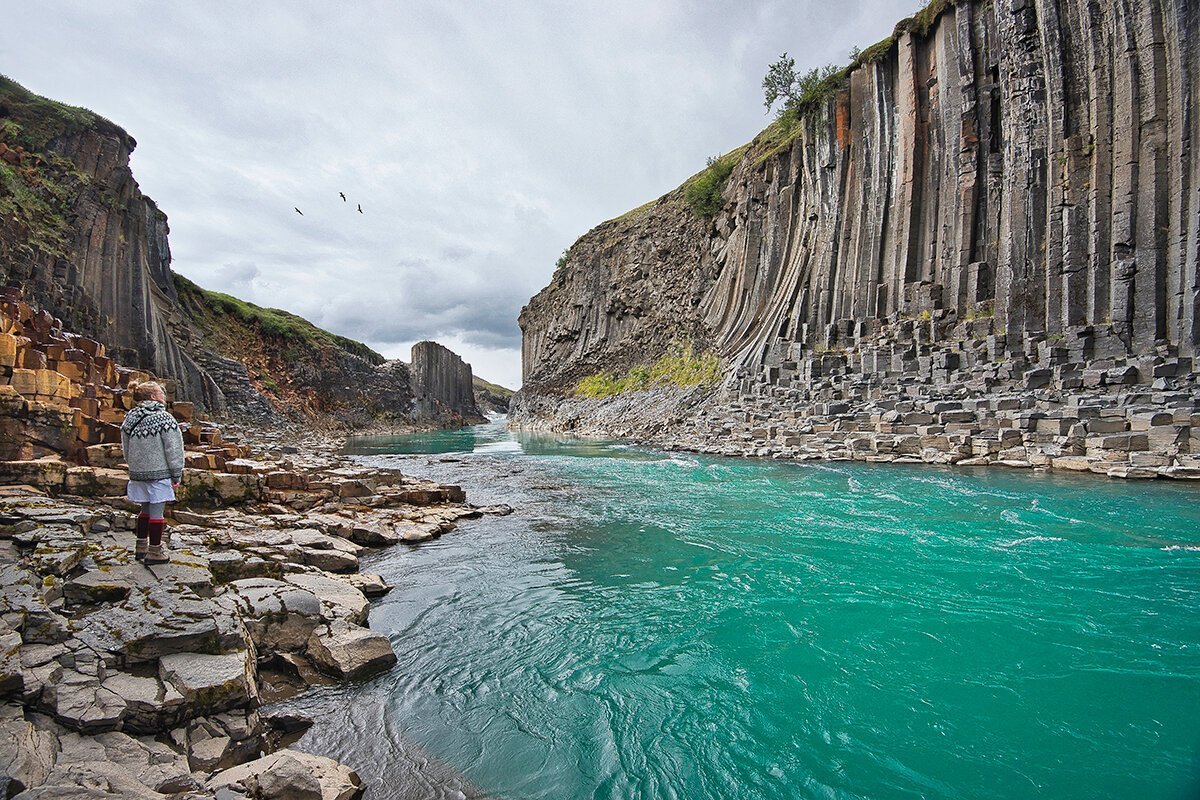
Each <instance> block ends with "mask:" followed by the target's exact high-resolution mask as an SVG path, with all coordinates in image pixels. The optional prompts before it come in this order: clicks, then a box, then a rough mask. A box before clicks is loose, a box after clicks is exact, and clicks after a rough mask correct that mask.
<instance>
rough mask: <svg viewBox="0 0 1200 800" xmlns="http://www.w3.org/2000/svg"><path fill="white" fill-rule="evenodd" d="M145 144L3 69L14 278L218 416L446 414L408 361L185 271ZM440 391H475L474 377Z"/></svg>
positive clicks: (1, 107)
mask: <svg viewBox="0 0 1200 800" xmlns="http://www.w3.org/2000/svg"><path fill="white" fill-rule="evenodd" d="M135 144H136V143H135V142H134V140H133V137H131V136H130V135H129V134H127V133H126V132H125V131H123V130H122V129H121V128H119V127H118V126H116V125H114V124H113V123H111V122H109V121H108V120H105V119H103V118H101V117H98V116H97V115H95V114H93V113H92V112H90V111H87V110H85V109H82V108H74V107H71V106H65V105H62V104H60V103H56V102H53V101H51V100H47V99H45V98H41V97H38V96H36V95H34V94H32V93H30V92H28V91H26V90H25V89H24V88H23V87H21V86H20V85H18V84H16V83H15V82H13V81H11V80H9V79H7V78H4V77H3V76H0V285H5V286H8V287H10V288H19V289H20V290H21V292H22V293H23V297H24V298H25V300H27V301H29V302H30V303H32V304H34V305H35V306H38V307H39V308H40V309H41V310H44V311H46V312H47V313H48V314H49V316H50V317H51V318H57V319H58V320H60V321H61V323H62V325H63V326H65V328H66V329H68V330H72V331H75V332H77V333H78V334H81V335H85V336H88V337H90V338H92V339H95V340H100V341H103V342H105V343H107V344H108V345H109V348H110V349H109V353H110V355H111V356H112V357H113V359H114V360H117V361H120V362H121V363H123V364H126V365H128V366H131V367H136V368H139V369H144V370H147V371H150V372H153V373H154V374H156V375H159V376H161V377H164V378H169V379H171V380H172V381H174V385H173V387H172V388H173V390H174V394H175V395H176V396H178V397H180V398H181V399H187V400H190V401H192V402H194V403H196V404H197V405H198V406H199V407H200V408H202V409H205V410H207V411H208V412H210V413H212V414H215V415H219V416H227V417H231V418H236V419H239V420H247V419H252V420H256V421H258V422H261V423H277V422H282V421H285V420H293V421H303V422H306V423H310V424H311V423H325V422H331V423H334V424H337V425H341V426H348V427H351V428H364V427H378V426H381V425H383V426H389V427H395V426H403V425H408V424H414V423H415V424H418V425H422V424H446V422H447V420H446V419H442V417H441V416H436V415H435V416H431V417H429V418H421V417H420V413H419V411H416V412H414V405H413V400H414V393H413V386H412V384H411V381H410V376H409V371H408V367H407V365H405V364H403V363H402V362H386V363H385V359H384V357H383V356H381V355H380V354H378V353H375V352H374V351H372V350H371V349H370V348H368V347H366V346H365V345H363V344H361V343H359V342H355V341H352V340H350V339H347V338H345V337H341V336H336V335H334V334H331V333H329V332H327V331H323V330H321V329H319V328H317V327H315V326H313V325H311V324H309V323H308V322H307V321H305V320H303V319H301V318H299V317H296V316H295V315H292V314H288V313H287V312H283V311H279V310H276V309H264V308H259V307H257V306H254V305H252V304H250V303H245V302H242V301H240V300H237V299H236V298H233V297H229V296H227V295H222V294H219V293H216V292H209V291H206V290H204V289H202V288H200V287H198V286H196V285H195V284H193V283H191V282H190V281H188V280H186V279H184V278H182V277H181V276H179V275H176V274H175V273H173V272H172V270H171V252H170V248H169V246H168V243H167V234H168V228H167V217H166V215H165V214H164V213H163V212H162V211H160V210H159V209H158V207H157V206H156V205H155V204H154V201H152V200H151V199H149V198H148V197H145V196H144V195H143V194H142V193H141V191H140V189H139V188H138V184H137V181H135V180H134V178H133V175H132V173H131V172H130V169H129V157H130V154H131V153H132V151H133V148H134V146H135ZM447 352H449V351H447ZM451 377H452V378H453V379H454V380H457V378H458V373H454V374H453V376H451ZM438 391H439V392H443V393H444V394H445V397H447V398H449V397H451V396H453V397H458V395H459V394H461V393H462V392H466V393H467V396H468V397H469V396H470V393H471V378H470V375H469V374H468V375H467V376H466V381H465V383H463V384H461V385H459V384H455V383H453V380H451V381H450V382H449V383H447V382H445V381H443V382H442V383H441V384H439V388H438ZM438 397H442V395H438ZM447 419H448V417H447Z"/></svg>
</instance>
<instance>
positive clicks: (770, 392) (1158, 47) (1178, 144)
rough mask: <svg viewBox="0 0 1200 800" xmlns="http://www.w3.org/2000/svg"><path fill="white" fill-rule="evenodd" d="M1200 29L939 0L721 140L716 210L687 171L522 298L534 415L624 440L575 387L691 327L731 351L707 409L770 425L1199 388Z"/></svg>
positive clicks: (1148, 10)
mask: <svg viewBox="0 0 1200 800" xmlns="http://www.w3.org/2000/svg"><path fill="white" fill-rule="evenodd" d="M1198 20H1200V4H1197V3H1195V2H1192V1H1191V0H1136V1H1135V0H1113V1H1112V2H1095V0H995V2H975V1H972V2H965V1H964V2H959V3H957V4H956V3H953V2H935V3H934V4H932V5H931V7H930V8H928V9H926V10H925V11H924V12H922V14H920V15H918V16H917V17H916V18H914V19H909V20H905V21H903V22H902V23H901V24H900V25H899V26H897V30H896V34H895V35H894V36H893V37H892V39H891V40H890V41H888V42H885V43H881V44H880V45H878V46H876V47H872V48H868V50H867V53H866V54H865V55H863V56H861V57H859V59H858V60H857V62H856V64H855V65H853V66H852V68H851V69H850V70H849V71H848V72H847V73H846V74H845V75H844V76H843V77H841V78H840V79H839V80H838V81H837V82H836V84H835V85H834V86H833V90H832V91H830V92H829V93H828V94H827V96H825V97H824V98H822V99H821V100H819V101H818V102H816V103H815V104H813V105H812V106H811V107H809V108H807V109H806V110H805V111H804V112H803V113H802V114H800V116H799V119H798V120H796V121H795V122H793V124H791V125H790V126H789V125H785V124H781V123H779V122H777V123H775V124H773V125H772V126H770V127H769V128H768V129H767V130H766V131H764V132H763V133H762V134H761V135H760V136H759V137H758V138H756V139H755V140H754V141H753V142H751V143H750V144H749V145H747V146H746V147H744V148H742V149H741V150H739V151H736V152H735V153H733V154H731V155H730V156H727V158H730V159H733V160H734V161H735V162H736V163H735V165H734V166H733V169H732V172H731V174H730V176H729V178H728V180H727V182H726V183H725V184H724V187H723V192H722V194H721V197H720V204H719V209H718V210H717V212H716V213H715V214H714V215H712V216H711V217H706V216H703V215H700V214H697V213H694V212H693V211H692V209H691V208H689V205H688V202H687V200H686V194H687V187H688V185H689V184H691V183H692V181H689V183H688V184H685V185H684V186H682V187H680V188H679V189H678V190H676V191H674V192H672V193H670V194H668V195H666V196H664V197H662V198H660V199H659V200H657V201H655V202H653V203H651V204H648V205H647V206H643V207H642V208H640V209H636V210H634V211H632V212H630V213H628V214H626V215H625V216H623V217H621V218H619V219H616V220H612V221H610V222H606V223H604V224H602V225H600V226H598V227H597V228H595V229H594V230H592V231H590V232H589V233H587V234H586V235H584V236H583V237H582V238H581V239H580V240H579V241H578V242H576V243H575V245H574V246H572V247H571V248H570V250H569V251H568V254H567V259H566V263H565V264H564V265H563V266H562V267H560V269H559V270H558V271H557V272H556V273H555V275H554V277H553V279H552V281H551V283H550V285H549V286H547V287H546V288H545V289H544V290H542V291H541V292H540V293H539V294H538V295H537V296H535V297H534V298H533V299H532V300H531V301H530V303H529V304H528V306H527V307H526V308H525V309H524V310H523V311H522V314H521V318H520V322H521V327H522V331H523V336H524V340H523V357H524V377H525V384H526V388H525V390H524V391H523V392H522V393H521V394H520V395H518V398H517V400H516V402H515V403H514V409H515V418H516V419H517V421H518V422H520V423H521V424H528V425H545V426H549V427H555V426H561V423H562V422H563V420H564V419H566V418H568V417H571V416H572V415H573V414H574V415H575V417H576V419H574V420H573V421H572V422H571V423H570V425H568V427H570V426H571V425H576V424H579V423H580V421H581V418H579V414H580V413H582V414H584V416H588V417H589V419H591V423H589V425H590V427H592V428H594V429H596V431H597V432H600V431H603V432H612V428H613V427H614V425H617V424H618V423H617V418H616V417H613V418H612V419H610V420H609V421H607V422H606V421H605V417H604V413H605V412H604V406H605V404H604V403H599V404H597V403H596V402H595V401H593V400H591V399H585V398H580V397H578V396H577V393H575V392H574V391H573V387H574V386H575V384H576V382H577V381H578V380H579V378H580V377H582V376H584V375H588V374H594V373H597V372H600V371H606V370H607V371H614V372H621V371H623V370H628V369H629V368H631V367H632V366H635V365H637V364H645V363H647V361H648V360H653V359H654V358H655V357H657V356H659V355H661V354H663V353H665V352H667V348H668V347H669V346H670V343H671V342H672V341H682V342H686V343H690V344H692V345H693V347H695V348H697V349H700V350H707V351H710V352H713V353H715V354H717V355H719V356H720V358H721V359H722V363H723V365H724V366H725V372H726V381H725V383H724V384H723V386H722V387H721V388H720V390H719V391H718V392H716V393H715V395H714V397H708V398H707V400H708V401H709V402H710V404H711V402H716V401H720V402H722V403H724V404H726V406H729V407H734V406H737V405H738V404H739V403H741V404H743V405H744V404H745V403H746V402H750V401H752V400H754V401H755V402H757V401H759V400H761V401H762V403H761V404H760V405H759V406H758V409H759V411H761V412H763V413H764V414H766V415H767V416H770V415H771V413H773V412H777V411H779V410H780V409H784V408H794V407H797V406H799V405H803V404H806V403H812V402H814V401H820V400H834V401H841V400H848V401H850V407H849V409H848V411H849V412H853V411H854V410H856V409H861V408H862V407H863V406H862V405H861V402H862V401H866V400H870V399H871V398H872V396H873V392H874V393H875V396H878V391H877V390H878V389H879V388H880V387H886V386H892V385H896V384H904V383H906V382H907V383H914V384H921V385H925V386H927V387H929V388H928V390H927V391H925V395H930V394H938V393H943V394H945V393H950V394H953V393H955V392H959V393H961V391H962V390H967V391H969V392H971V393H973V395H974V396H987V395H995V394H996V393H997V392H999V391H1001V390H1002V389H1005V388H1009V389H1014V390H1015V389H1025V390H1030V389H1045V390H1047V391H1059V392H1068V393H1069V392H1074V391H1076V390H1083V389H1089V390H1096V391H1102V390H1103V389H1104V387H1105V386H1133V385H1141V386H1144V387H1145V388H1146V389H1147V390H1149V389H1150V388H1151V384H1152V383H1153V382H1154V380H1155V379H1156V378H1161V379H1163V380H1170V381H1174V382H1176V383H1178V382H1181V381H1182V382H1187V381H1189V380H1191V379H1192V378H1193V377H1194V375H1193V372H1192V361H1191V358H1192V356H1193V355H1194V354H1195V351H1196V348H1197V343H1198V339H1200V320H1198V315H1197V311H1198V298H1200V294H1198V292H1200V153H1198V152H1197V150H1196V147H1195V144H1196V143H1197V136H1198V134H1200V120H1198V117H1197V110H1198V109H1197V105H1196V97H1195V94H1196V87H1197V86H1200V63H1198V57H1197V51H1196V49H1195V44H1194V43H1195V42H1196V41H1197V40H1198V37H1200V21H1198ZM694 180H695V179H693V181H694ZM1114 369H1116V370H1118V371H1119V374H1116V373H1113V374H1111V375H1110V374H1109V371H1110V370H1114ZM1096 372H1099V373H1104V374H1103V375H1102V376H1101V377H1100V378H1096V377H1095V375H1092V374H1088V373H1096ZM1030 376H1032V377H1030ZM1193 382H1194V381H1193ZM834 384H836V385H834ZM827 385H828V386H831V387H832V389H833V390H832V391H831V392H825V393H824V394H822V391H821V390H822V388H823V387H825V388H828V386H827ZM1189 385H1191V384H1189ZM873 387H874V388H873ZM1161 388H1162V387H1160V389H1161ZM1183 388H1186V387H1183ZM668 394H669V393H668ZM676 394H677V393H676ZM695 394H696V393H693V395H695ZM886 394H887V393H886V392H885V395H886ZM893 394H894V395H895V396H897V397H900V398H903V397H904V392H903V391H900V392H894V393H893ZM696 396H699V395H696ZM671 402H674V400H672V401H671ZM856 402H857V403H859V404H858V405H855V403H856ZM752 404H753V403H752ZM609 405H611V406H613V407H614V408H615V407H618V406H619V405H620V403H616V404H615V405H614V404H613V403H610V404H609ZM581 409H582V411H581ZM672 413H673V414H676V411H675V410H673V411H672ZM589 415H590V416H589ZM676 415H677V416H681V418H682V416H686V414H685V415H678V414H676ZM735 416H736V415H735ZM584 427H588V425H584Z"/></svg>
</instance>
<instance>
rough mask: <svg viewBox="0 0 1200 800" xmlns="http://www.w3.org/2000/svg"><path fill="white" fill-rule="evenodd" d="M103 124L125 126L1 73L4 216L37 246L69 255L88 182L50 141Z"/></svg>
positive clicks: (0, 205)
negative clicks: (76, 206)
mask: <svg viewBox="0 0 1200 800" xmlns="http://www.w3.org/2000/svg"><path fill="white" fill-rule="evenodd" d="M98 125H104V126H107V127H109V128H111V129H112V130H113V131H119V130H120V129H119V128H117V126H116V125H113V123H111V122H109V121H108V120H106V119H104V118H103V117H100V116H98V115H96V114H94V113H92V112H91V111H88V110H87V109H86V108H78V107H76V106H69V105H66V104H64V103H58V102H55V101H54V100H49V99H47V98H45V97H39V96H38V95H36V94H34V93H33V92H30V91H29V90H27V89H26V88H25V87H23V86H21V84H19V83H17V82H16V81H14V80H12V79H11V78H8V77H5V76H3V75H0V143H2V144H3V145H4V149H5V150H6V151H7V152H6V153H5V156H4V159H3V160H0V217H4V218H8V219H15V220H18V221H19V222H20V223H21V224H22V225H23V226H25V227H26V228H27V229H28V231H29V233H28V245H29V246H30V247H32V248H33V249H34V250H37V251H41V252H44V253H48V254H50V255H53V256H58V257H62V256H65V255H66V249H67V246H68V240H69V239H70V236H71V230H70V228H71V225H70V222H69V221H68V217H69V215H70V208H71V205H72V203H73V202H74V200H75V198H76V197H77V196H78V194H79V191H80V189H81V187H82V186H84V185H85V184H86V183H87V177H86V176H84V175H81V174H80V173H79V172H78V170H77V169H76V168H75V165H74V164H72V163H71V162H70V161H68V160H67V159H66V158H64V157H62V156H61V155H60V154H59V153H57V152H54V151H53V150H51V149H50V144H51V142H53V141H54V140H56V139H60V138H62V137H64V136H71V135H73V134H76V133H79V132H80V131H84V130H87V129H89V128H93V127H96V126H98ZM121 134H122V135H126V134H124V132H123V131H122V132H121ZM130 142H131V143H132V140H130ZM10 160H11V162H10Z"/></svg>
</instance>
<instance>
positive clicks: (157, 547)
mask: <svg viewBox="0 0 1200 800" xmlns="http://www.w3.org/2000/svg"><path fill="white" fill-rule="evenodd" d="M170 563H171V554H170V553H169V552H167V548H165V547H163V546H162V545H161V544H152V545H150V546H149V547H147V548H146V561H145V564H146V566H147V567H152V566H154V565H155V564H170Z"/></svg>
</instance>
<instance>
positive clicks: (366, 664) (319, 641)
mask: <svg viewBox="0 0 1200 800" xmlns="http://www.w3.org/2000/svg"><path fill="white" fill-rule="evenodd" d="M308 654H309V657H310V658H312V660H313V662H314V663H316V665H317V666H318V667H319V668H320V669H321V670H323V671H325V672H327V673H329V674H330V675H334V676H336V677H338V678H365V677H368V676H370V675H374V674H375V673H377V672H381V671H383V670H385V669H387V668H388V667H390V666H392V665H393V664H395V663H396V654H395V653H394V652H393V651H392V645H391V642H389V641H388V639H387V637H386V636H383V635H381V634H378V633H375V632H374V631H371V630H369V629H367V628H360V627H358V626H357V625H351V624H350V623H348V622H345V621H343V620H335V621H334V622H332V623H330V624H329V625H328V626H323V627H320V628H317V629H316V630H315V631H313V633H312V636H311V637H310V638H309V640H308Z"/></svg>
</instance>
